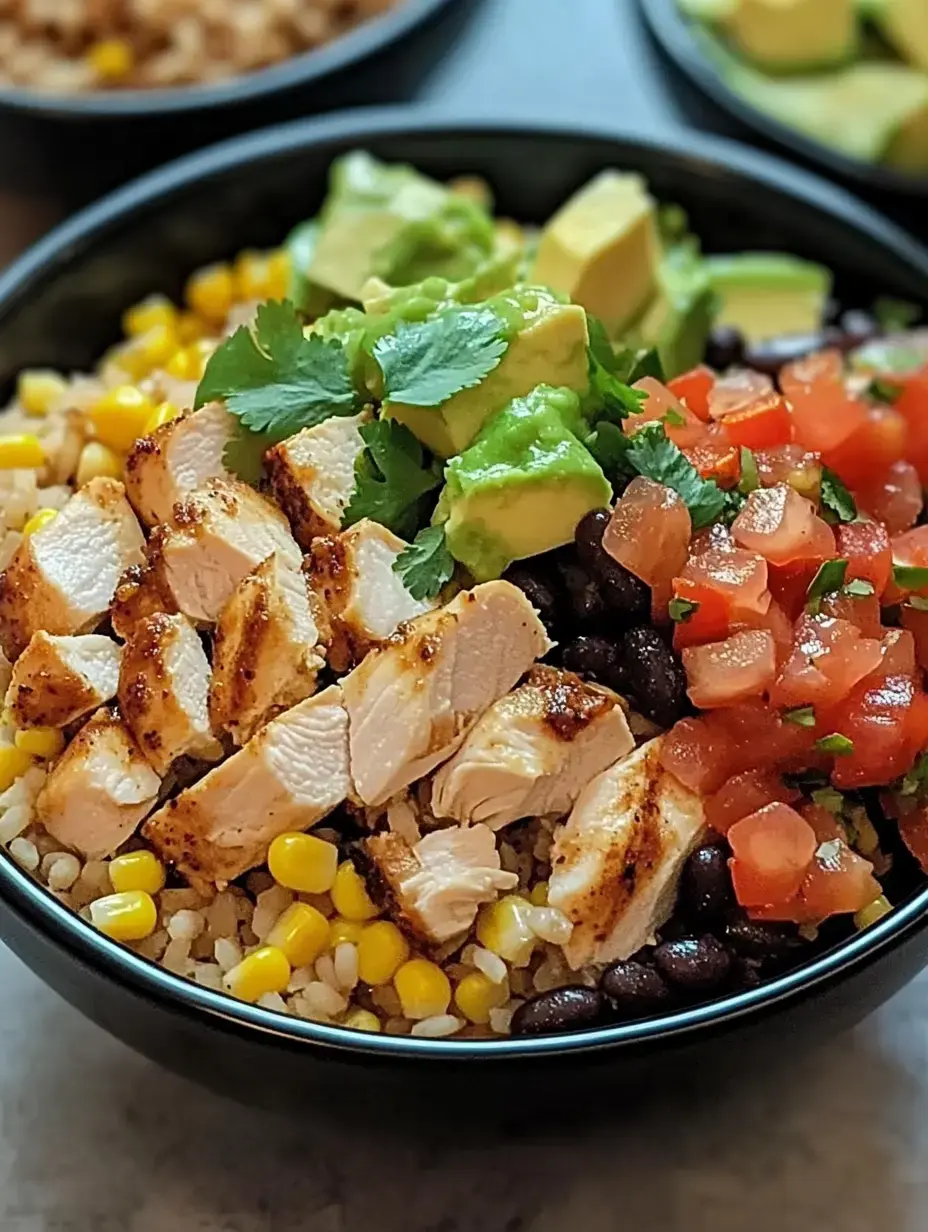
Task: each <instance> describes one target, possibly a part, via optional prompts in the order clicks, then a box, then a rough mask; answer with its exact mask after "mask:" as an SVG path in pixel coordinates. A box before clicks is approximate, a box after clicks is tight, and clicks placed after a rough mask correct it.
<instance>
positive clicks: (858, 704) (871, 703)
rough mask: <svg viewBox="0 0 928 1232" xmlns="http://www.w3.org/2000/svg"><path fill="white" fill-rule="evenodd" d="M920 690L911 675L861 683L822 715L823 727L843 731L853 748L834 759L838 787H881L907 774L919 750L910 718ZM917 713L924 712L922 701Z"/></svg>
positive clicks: (832, 776)
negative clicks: (839, 703)
mask: <svg viewBox="0 0 928 1232" xmlns="http://www.w3.org/2000/svg"><path fill="white" fill-rule="evenodd" d="M916 692H917V690H916V686H915V682H914V681H913V679H912V677H911V676H886V677H884V678H883V679H881V680H879V681H877V682H876V683H872V682H870V681H866V680H865V681H861V683H860V684H859V685H858V686H857V688H856V689H854V691H853V692H852V693H851V695H850V696H849V697H848V698H847V699H846V700H845V701H844V702H843V703H842V704H841V705H840V706H837V707H835V709H834V710H832V711H829V712H828V713H827V714H824V715H822V716H821V717H820V720H819V722H820V726H821V729H822V730H823V731H826V730H827V731H828V732H840V733H841V734H842V735H844V736H846V737H847V738H848V739H849V740H850V741H851V743H852V746H853V747H852V749H851V751H850V752H849V753H848V754H846V755H843V756H836V757H835V760H834V767H833V769H832V774H831V779H832V782H833V783H834V785H835V786H836V787H838V788H841V789H845V788H852V787H879V786H882V785H883V784H885V783H889V782H891V781H892V780H893V779H895V778H898V777H899V775H900V774H905V772H906V771H907V770H908V769H909V767H910V765H911V764H912V761H913V760H914V757H915V753H916V752H917V747H916V740H917V738H918V732H913V730H912V726H911V719H910V711H912V710H913V707H914V706H915V697H916ZM918 713H919V716H921V714H923V709H922V706H921V703H918Z"/></svg>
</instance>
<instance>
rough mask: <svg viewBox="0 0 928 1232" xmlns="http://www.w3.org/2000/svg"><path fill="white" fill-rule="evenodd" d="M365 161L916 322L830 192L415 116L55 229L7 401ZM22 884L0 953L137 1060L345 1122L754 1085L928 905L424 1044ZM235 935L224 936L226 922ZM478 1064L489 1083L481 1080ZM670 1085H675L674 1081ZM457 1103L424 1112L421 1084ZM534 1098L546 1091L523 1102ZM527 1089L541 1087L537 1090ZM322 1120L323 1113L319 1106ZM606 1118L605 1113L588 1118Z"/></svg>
mask: <svg viewBox="0 0 928 1232" xmlns="http://www.w3.org/2000/svg"><path fill="white" fill-rule="evenodd" d="M356 148H364V149H367V150H369V151H370V152H371V153H372V154H374V155H375V156H376V157H378V158H381V159H384V160H386V161H393V162H396V161H402V162H408V163H411V164H413V165H414V166H416V167H418V168H420V169H421V170H423V171H424V172H426V173H427V174H429V175H432V176H434V177H436V178H439V179H450V178H452V177H456V176H461V175H479V176H482V177H484V178H485V179H486V180H488V181H489V183H490V184H491V185H492V186H493V189H494V191H495V193H496V199H497V205H498V208H499V210H500V211H501V212H502V213H504V214H506V215H508V216H511V217H513V218H516V219H518V220H520V221H522V222H525V223H539V222H542V221H543V220H544V219H545V218H547V217H548V216H549V215H550V214H551V213H552V212H553V210H554V209H555V208H556V207H557V206H558V205H559V204H560V203H561V202H562V201H563V200H564V199H565V198H566V197H567V196H568V195H569V194H570V192H572V191H573V190H574V189H575V188H576V187H577V186H578V185H580V184H581V183H583V182H585V181H586V180H587V179H588V178H589V177H590V176H591V175H592V174H593V173H594V172H596V171H598V170H600V169H601V168H603V167H606V166H616V167H621V168H623V169H629V170H634V171H637V172H639V173H641V174H642V175H644V176H645V177H646V178H647V180H648V182H649V184H650V185H651V186H652V188H653V190H654V192H655V194H656V195H657V196H658V198H659V199H661V200H663V201H665V202H675V203H679V204H680V205H682V206H683V207H684V208H685V209H686V210H687V212H688V214H689V216H690V219H691V221H692V224H693V228H694V230H695V231H696V232H697V233H699V234H701V235H702V236H703V238H704V240H705V242H706V246H707V248H708V249H710V250H712V249H713V248H732V247H737V246H738V245H748V244H751V245H762V246H767V247H772V248H779V249H784V250H786V251H789V252H793V253H795V254H797V255H799V256H806V257H813V258H815V259H816V260H819V261H824V262H826V263H827V264H828V265H829V266H831V267H832V268H833V269H834V271H835V275H836V283H837V290H838V294H839V295H842V296H846V297H847V298H848V299H850V300H854V301H859V302H865V301H867V300H869V299H872V298H873V297H874V296H875V295H876V294H877V293H891V294H893V295H898V296H900V297H903V298H915V299H924V298H925V297H926V293H928V252H926V251H925V250H923V249H922V248H920V247H919V246H918V245H916V244H915V243H914V242H913V241H911V240H909V239H908V238H907V237H906V236H905V235H904V234H903V233H902V232H900V231H899V230H897V229H896V228H895V227H893V226H892V225H891V224H889V223H887V222H885V221H884V220H882V219H881V218H880V217H879V216H878V215H876V214H874V213H873V212H872V211H870V210H869V209H867V208H866V207H864V206H862V205H860V204H858V203H857V202H855V201H854V200H853V198H850V197H848V196H847V195H845V194H844V193H843V192H841V191H840V190H838V189H835V188H833V187H830V186H828V185H827V184H825V183H824V182H822V181H820V180H818V179H817V178H815V177H814V176H811V175H808V174H806V173H803V172H797V171H795V170H793V169H791V168H789V167H787V166H786V165H785V164H783V163H781V162H779V161H778V160H776V159H773V158H770V157H768V156H766V155H762V154H759V153H756V152H752V151H748V150H746V149H742V148H740V147H738V146H735V145H732V144H730V143H726V142H722V141H718V140H714V139H710V138H704V137H697V136H695V135H692V134H688V135H685V136H683V137H680V138H679V139H670V140H666V141H656V142H646V141H643V140H642V139H640V138H636V137H629V136H627V135H623V134H622V133H621V132H616V131H615V130H613V129H611V128H610V127H609V126H607V125H597V124H594V123H592V122H591V123H589V124H587V125H586V126H584V127H583V128H582V129H581V128H577V127H576V126H570V125H557V124H549V125H541V124H539V125H531V124H528V125H527V124H524V123H520V124H506V123H499V124H493V123H488V122H486V121H476V122H469V121H459V122H451V121H449V119H448V118H447V117H446V116H439V115H430V114H429V113H428V112H416V111H403V112H399V111H396V110H389V109H386V110H380V111H367V112H364V113H348V114H345V115H339V116H333V117H328V118H325V119H322V120H316V121H304V122H300V123H297V124H291V125H286V126H281V127H278V128H275V129H269V130H266V131H263V132H260V133H257V134H253V135H251V136H248V137H245V138H241V139H237V140H234V141H230V142H227V143H225V144H223V145H220V146H216V147H213V148H211V149H209V150H206V151H203V152H200V153H198V154H196V155H193V156H190V157H188V158H185V159H183V160H181V161H179V162H177V163H174V164H172V165H171V166H169V167H167V168H165V169H162V170H160V171H157V172H155V173H152V174H150V175H148V176H146V177H145V178H144V179H141V180H139V181H137V182H135V183H133V184H130V185H129V186H128V187H126V188H124V189H122V190H121V191H120V192H118V193H116V194H113V195H112V196H110V197H108V198H107V199H105V200H104V201H103V202H101V203H100V204H98V205H96V206H93V207H92V208H90V209H89V210H86V211H84V212H83V213H82V214H80V215H79V216H77V217H76V218H74V219H72V220H71V221H69V222H68V223H66V224H65V225H63V226H61V227H59V228H58V229H57V230H56V231H54V232H53V233H52V234H50V235H49V236H48V237H47V238H46V239H44V240H43V241H41V242H40V243H39V244H38V245H36V246H35V247H34V248H33V249H32V250H30V251H29V252H28V253H27V254H25V255H24V256H23V257H22V258H21V259H20V260H19V261H17V262H16V264H15V265H14V266H12V267H11V268H10V269H9V270H7V271H6V273H4V274H3V275H2V276H0V399H3V400H4V401H5V400H6V399H8V398H9V396H10V393H11V391H12V389H13V387H14V384H15V381H16V376H17V373H18V372H19V371H20V370H21V369H22V368H24V367H30V366H35V367H54V368H55V369H58V370H61V371H67V372H75V371H85V372H86V371H89V370H91V369H92V368H93V367H94V365H95V364H96V363H97V361H98V359H99V357H100V355H101V354H102V353H103V352H104V351H105V350H106V349H107V347H108V346H110V345H111V344H112V343H113V342H114V340H115V339H116V338H117V337H118V331H119V322H120V317H121V315H122V314H123V313H124V311H125V310H126V308H128V307H129V306H130V305H132V304H134V303H136V302H138V301H139V300H141V299H143V298H144V297H145V296H146V295H151V294H153V293H158V294H163V295H167V296H171V297H173V298H177V297H178V295H179V293H180V290H181V288H182V287H183V285H184V283H185V281H186V279H187V278H188V277H189V275H190V274H191V273H192V272H193V271H194V270H195V269H197V268H198V267H201V266H205V265H208V264H209V263H211V262H214V261H217V260H222V259H229V258H232V257H234V256H235V254H236V253H238V252H240V251H241V250H243V249H249V248H255V247H262V246H265V247H269V246H271V245H272V244H274V243H276V242H277V241H278V240H279V237H280V236H281V235H283V234H286V233H287V231H288V230H289V229H290V228H291V227H292V226H293V225H294V224H295V223H296V222H298V221H299V220H301V219H303V218H305V217H306V214H307V212H308V211H310V210H313V209H315V208H316V207H317V206H318V204H319V203H320V201H321V200H322V198H323V196H324V193H325V186H326V177H327V173H328V169H329V166H330V164H331V162H332V160H333V158H336V157H337V156H339V155H341V154H343V153H345V152H346V151H349V150H352V149H356ZM66 900H67V895H66V894H65V895H60V894H59V895H56V894H55V893H53V892H52V891H51V890H50V889H48V888H46V887H45V886H43V885H41V884H39V883H38V882H37V881H36V880H35V879H34V878H33V877H32V876H30V875H29V873H28V872H27V871H24V870H23V869H22V868H20V867H18V866H17V865H16V863H15V862H14V861H13V860H10V859H6V858H3V859H0V939H2V940H3V941H4V942H6V943H7V944H8V945H9V946H10V947H11V948H12V949H13V950H14V951H15V952H16V953H17V954H18V955H19V956H20V957H21V958H22V959H23V961H24V962H26V963H27V964H28V965H29V966H30V967H31V968H32V970H33V971H35V972H36V974H37V975H39V976H40V977H41V978H42V979H44V980H45V981H46V982H47V983H48V984H49V985H50V986H51V987H52V988H54V989H55V990H56V991H57V992H58V993H59V994H61V995H62V996H63V997H64V998H66V999H67V1000H68V1001H69V1002H70V1003H71V1004H72V1005H74V1006H75V1007H76V1008H78V1009H79V1010H81V1011H82V1012H83V1013H84V1014H86V1015H87V1016H88V1017H89V1018H90V1019H92V1020H93V1021H95V1022H96V1023H98V1024H99V1025H100V1026H102V1027H103V1028H104V1029H106V1030H108V1031H109V1032H111V1033H112V1034H114V1035H115V1036H117V1037H118V1038H119V1039H121V1040H123V1041H124V1042H125V1043H127V1044H128V1045H130V1046H132V1047H134V1048H136V1049H138V1050H139V1051H141V1052H143V1053H144V1054H146V1055H147V1056H149V1057H151V1058H153V1059H154V1060H156V1061H158V1062H160V1063H162V1064H164V1065H166V1066H168V1067H170V1068H172V1069H175V1070H177V1071H178V1072H181V1073H184V1074H186V1075H187V1076H189V1077H191V1078H193V1079H195V1080H197V1081H200V1082H202V1083H204V1084H205V1085H207V1086H209V1087H211V1088H213V1089H216V1090H219V1091H222V1092H224V1093H225V1094H228V1095H231V1096H234V1097H236V1098H238V1099H241V1100H244V1101H250V1102H255V1103H262V1104H274V1105H284V1104H287V1105H291V1106H292V1105H294V1104H295V1105H296V1106H298V1107H302V1108H304V1109H305V1108H306V1107H309V1106H311V1107H313V1108H318V1107H325V1108H326V1109H327V1110H329V1109H331V1110H332V1112H333V1113H334V1112H337V1111H338V1109H343V1110H347V1111H348V1112H355V1113H356V1111H357V1108H358V1105H359V1103H360V1102H362V1101H363V1102H365V1103H367V1104H370V1105H373V1107H374V1109H375V1111H378V1112H379V1113H380V1115H381V1116H383V1115H384V1114H386V1116H387V1117H389V1118H390V1119H391V1121H392V1120H394V1119H395V1118H396V1116H397V1115H398V1114H399V1112H400V1111H401V1110H402V1109H403V1108H404V1107H412V1108H414V1109H416V1110H417V1111H416V1115H420V1116H421V1115H422V1113H423V1110H424V1109H428V1111H429V1112H431V1114H432V1115H433V1116H438V1117H445V1118H447V1117H448V1116H449V1115H450V1114H451V1113H452V1112H453V1114H454V1115H455V1116H460V1115H462V1113H463V1112H464V1111H465V1110H473V1111H474V1112H475V1113H476V1114H477V1115H480V1116H485V1115H486V1114H487V1113H488V1112H492V1110H493V1109H497V1110H503V1111H506V1110H507V1109H508V1110H512V1109H514V1108H516V1107H518V1108H520V1109H523V1110H524V1109H528V1108H530V1107H532V1106H533V1105H535V1104H537V1103H538V1102H539V1101H544V1103H545V1105H546V1107H547V1108H548V1110H549V1111H550V1109H551V1107H552V1106H553V1107H557V1106H558V1104H559V1101H561V1103H562V1105H563V1106H565V1107H566V1106H568V1104H569V1106H571V1107H582V1106H585V1105H583V1104H582V1103H580V1102H579V1101H578V1100H577V1095H578V1093H579V1092H580V1091H589V1092H590V1093H591V1094H592V1093H593V1092H594V1091H595V1092H598V1093H601V1092H602V1088H603V1084H604V1083H605V1082H606V1081H608V1079H609V1078H612V1079H613V1080H615V1081H616V1082H621V1083H622V1084H623V1090H624V1089H625V1087H626V1086H627V1084H628V1083H629V1082H631V1081H634V1080H637V1079H638V1077H640V1076H646V1077H647V1079H648V1080H649V1081H651V1080H654V1079H656V1078H661V1079H664V1080H666V1079H667V1078H668V1076H671V1075H675V1074H677V1073H679V1068H678V1065H677V1062H680V1063H682V1064H684V1065H689V1066H690V1067H692V1066H693V1064H694V1060H695V1061H696V1062H697V1063H698V1064H699V1066H700V1072H703V1067H705V1066H708V1065H711V1064H713V1063H716V1062H720V1063H721V1064H722V1065H723V1066H724V1067H725V1068H729V1067H731V1066H732V1065H734V1064H735V1062H736V1060H745V1061H749V1060H750V1058H752V1057H755V1056H756V1055H757V1054H758V1052H759V1050H761V1049H763V1050H765V1051H764V1054H763V1055H764V1058H765V1060H764V1063H765V1064H767V1063H769V1059H770V1058H772V1057H774V1056H777V1055H783V1054H784V1049H783V1040H784V1038H786V1039H788V1040H789V1048H788V1051H789V1053H790V1055H792V1053H793V1051H794V1050H795V1049H796V1048H797V1047H799V1046H800V1044H802V1043H804V1042H806V1041H810V1042H811V1041H813V1040H815V1039H821V1038H823V1037H827V1036H830V1035H833V1034H834V1033H836V1032H837V1031H839V1030H841V1029H843V1028H844V1027H846V1026H849V1025H851V1024H852V1023H853V1022H855V1021H857V1020H859V1019H860V1018H861V1017H863V1016H864V1015H865V1014H866V1013H868V1012H869V1011H870V1010H871V1009H873V1008H875V1006H877V1005H878V1004H880V1003H881V1002H882V1001H883V1000H885V999H886V998H887V997H889V996H890V995H892V993H894V992H895V991H896V990H897V989H898V988H900V987H901V986H902V985H903V984H904V983H905V982H906V981H907V980H908V979H911V978H912V977H913V976H914V975H915V974H916V972H917V971H918V970H920V969H921V968H922V967H923V966H924V965H925V963H926V961H928V929H926V922H928V888H925V887H921V888H917V889H914V890H913V891H912V892H911V893H910V894H909V896H908V897H907V898H906V899H905V900H904V901H902V902H901V903H900V904H899V905H898V906H897V907H896V909H895V910H894V911H893V912H892V913H891V914H890V915H888V916H887V917H885V918H884V919H882V920H880V921H879V922H878V923H876V924H874V925H873V926H872V927H870V928H868V929H866V931H864V932H861V933H858V934H856V935H855V936H853V937H850V938H848V939H846V940H843V941H841V942H840V943H839V944H836V945H834V946H833V947H832V948H831V949H827V950H825V951H824V952H821V953H819V954H818V955H817V956H816V957H815V958H813V959H812V960H810V961H808V962H806V963H805V964H803V965H802V966H800V967H798V968H796V969H794V970H792V971H790V972H788V973H787V974H784V975H782V976H779V977H777V978H774V979H771V980H770V982H769V983H765V984H763V985H761V986H760V987H757V988H753V989H750V990H748V991H741V992H738V993H733V994H730V995H727V996H725V997H722V998H721V999H719V1000H716V1001H712V1002H711V1003H707V1004H703V1005H697V1006H694V1007H689V1008H683V1009H679V1010H675V1011H673V1012H668V1013H666V1014H664V1015H662V1016H661V1017H658V1018H653V1019H650V1020H647V1019H646V1020H642V1021H636V1022H631V1023H625V1024H622V1025H609V1026H603V1027H599V1028H596V1029H593V1030H588V1031H583V1032H578V1033H574V1034H560V1035H547V1036H537V1037H532V1036H522V1037H502V1038H499V1039H480V1040H475V1039H460V1040H455V1039H429V1038H424V1037H416V1036H410V1035H389V1034H382V1035H376V1034H370V1033H367V1032H361V1031H352V1030H350V1029H345V1028H342V1027H339V1026H334V1025H326V1024H323V1023H320V1022H314V1021H310V1020H309V1019H303V1018H298V1017H296V1016H294V1015H284V1014H282V1013H279V1012H277V1011H275V1010H273V1009H268V1008H263V1007H261V1006H259V1005H252V1004H247V1003H245V1002H241V1001H237V1000H234V999H233V998H231V997H228V996H226V995H224V994H223V993H221V992H219V991H217V990H215V989H214V988H211V987H208V986H206V985H200V984H196V983H193V982H191V981H190V980H186V979H183V978H182V977H180V976H178V975H175V974H174V973H173V972H172V971H170V970H168V969H166V968H165V967H164V966H163V965H162V966H159V965H157V964H156V963H155V962H153V961H149V960H148V959H146V958H145V957H144V956H142V955H140V954H138V953H135V952H132V951H131V950H129V949H127V948H126V947H124V946H122V945H120V944H118V943H117V942H115V941H113V940H111V939H110V938H108V937H107V936H105V935H104V934H103V933H101V932H100V931H98V930H96V929H95V928H94V927H93V926H92V925H91V924H89V923H88V922H87V921H86V920H85V919H83V918H82V917H81V916H80V915H79V914H78V913H77V911H75V910H72V909H71V907H70V906H69V905H68V903H67V901H66ZM233 923H234V922H233ZM476 1061H479V1062H481V1063H482V1064H481V1065H480V1068H479V1069H477V1068H475V1066H474V1064H472V1063H473V1062H476ZM671 1062H673V1064H671ZM436 1078H437V1079H439V1080H440V1081H441V1082H442V1084H443V1091H447V1092H448V1093H449V1094H451V1096H452V1100H453V1102H452V1103H450V1104H447V1105H446V1104H445V1102H444V1101H443V1100H439V1099H438V1098H437V1097H436V1087H435V1080H436ZM538 1078H543V1079H544V1081H542V1082H538V1081H537V1079H538ZM533 1079H535V1081H533ZM323 1101H325V1102H324V1103H323ZM589 1103H590V1104H593V1105H595V1106H596V1107H600V1108H601V1107H603V1106H604V1101H602V1099H600V1101H599V1102H598V1103H597V1101H595V1100H591V1101H589Z"/></svg>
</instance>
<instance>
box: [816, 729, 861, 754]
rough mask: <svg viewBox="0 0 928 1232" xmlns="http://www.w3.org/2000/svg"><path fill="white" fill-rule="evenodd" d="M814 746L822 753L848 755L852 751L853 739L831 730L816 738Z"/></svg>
mask: <svg viewBox="0 0 928 1232" xmlns="http://www.w3.org/2000/svg"><path fill="white" fill-rule="evenodd" d="M815 747H816V748H817V749H818V750H819V751H820V752H822V753H833V754H834V755H835V757H849V756H850V755H851V753H853V752H854V741H853V740H850V739H848V737H847V736H842V734H841V733H840V732H831V733H830V735H827V736H822V737H821V738H820V739H819V740H816V742H815Z"/></svg>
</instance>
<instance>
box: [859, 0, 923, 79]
mask: <svg viewBox="0 0 928 1232" xmlns="http://www.w3.org/2000/svg"><path fill="white" fill-rule="evenodd" d="M870 16H871V18H872V19H873V21H875V22H876V25H877V28H878V29H879V31H880V33H881V34H882V35H883V37H884V38H885V39H886V41H887V42H888V43H891V44H892V45H893V47H895V49H896V51H898V52H899V55H900V56H902V58H903V60H907V61H908V62H909V64H911V65H913V66H914V67H915V68H920V69H923V70H925V71H926V72H928V6H926V4H925V0H872V4H871V9H870Z"/></svg>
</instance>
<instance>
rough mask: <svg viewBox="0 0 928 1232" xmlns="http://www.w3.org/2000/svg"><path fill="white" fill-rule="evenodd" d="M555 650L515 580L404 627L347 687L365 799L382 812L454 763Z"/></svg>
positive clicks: (467, 595) (356, 768) (462, 597)
mask: <svg viewBox="0 0 928 1232" xmlns="http://www.w3.org/2000/svg"><path fill="white" fill-rule="evenodd" d="M549 646H550V643H549V641H548V638H547V635H546V633H545V629H544V625H543V624H542V623H541V621H540V620H539V619H538V616H537V614H536V612H535V609H534V608H533V607H532V605H531V604H530V603H529V602H528V600H527V599H526V598H525V596H524V595H523V594H522V592H521V590H518V589H517V588H516V587H515V586H513V585H512V584H511V583H510V582H485V583H484V584H483V585H482V586H476V587H475V588H474V589H473V590H468V591H464V592H463V593H462V594H459V595H457V596H456V597H455V598H454V599H452V601H451V602H450V603H449V604H448V605H447V606H446V607H443V608H440V609H439V610H438V611H435V612H427V613H426V614H425V615H424V616H419V617H417V618H416V619H415V620H411V621H409V623H408V624H405V625H401V626H400V628H399V629H398V630H397V632H396V633H395V634H394V635H393V637H392V638H390V639H389V641H387V642H385V643H384V644H383V645H382V646H379V647H377V648H376V649H374V650H372V651H371V652H370V653H369V654H368V656H367V658H366V659H365V660H364V661H363V663H361V664H360V666H359V667H356V668H355V669H354V671H353V672H351V673H350V675H348V676H346V677H345V678H344V679H343V680H342V690H343V692H344V695H345V707H346V709H347V711H348V716H349V719H350V744H351V773H352V777H353V778H354V783H355V788H356V790H357V792H358V795H359V796H360V798H361V800H362V801H363V802H364V803H365V804H382V803H383V802H384V801H385V800H388V799H389V798H390V797H391V796H393V795H395V794H396V793H397V792H399V791H402V789H403V788H404V787H406V786H407V784H409V783H412V782H414V781H415V780H416V779H420V778H422V777H423V775H426V774H428V773H429V772H430V771H431V770H434V769H435V767H436V766H438V765H440V764H441V763H442V762H443V761H445V760H446V759H447V758H448V757H450V756H451V754H452V753H453V752H454V751H455V749H456V748H457V747H458V746H459V745H460V744H461V742H462V740H463V739H464V737H465V736H466V735H467V733H468V732H469V731H470V730H471V728H472V727H473V726H474V724H475V723H476V722H477V720H478V719H479V718H480V716H481V715H482V714H483V713H484V711H485V710H486V709H487V708H488V707H489V706H491V705H492V704H493V702H495V701H496V700H497V698H499V697H502V695H503V694H504V693H508V692H509V690H510V689H511V688H512V686H513V685H514V684H515V683H516V681H517V680H518V679H519V677H520V676H521V675H522V673H523V672H525V671H526V670H527V669H528V668H529V667H530V666H531V665H532V663H533V662H534V660H535V659H537V658H538V657H539V656H540V655H542V654H544V653H545V651H546V650H547V649H548V648H549Z"/></svg>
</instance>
